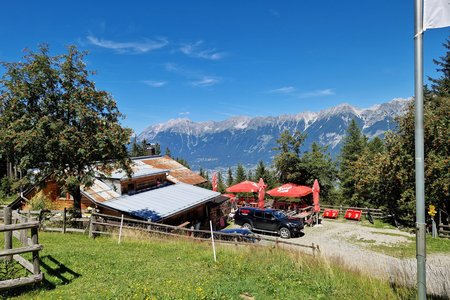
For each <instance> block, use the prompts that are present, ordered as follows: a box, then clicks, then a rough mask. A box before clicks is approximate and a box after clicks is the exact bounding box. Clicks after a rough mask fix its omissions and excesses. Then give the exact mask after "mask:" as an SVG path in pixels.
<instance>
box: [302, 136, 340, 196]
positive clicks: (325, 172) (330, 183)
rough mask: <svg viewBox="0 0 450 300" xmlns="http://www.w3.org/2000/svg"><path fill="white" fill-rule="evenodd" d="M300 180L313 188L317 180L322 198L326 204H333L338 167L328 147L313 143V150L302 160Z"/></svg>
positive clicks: (305, 154)
mask: <svg viewBox="0 0 450 300" xmlns="http://www.w3.org/2000/svg"><path fill="white" fill-rule="evenodd" d="M298 168H299V173H300V178H301V179H300V180H301V182H302V183H303V184H305V185H308V186H312V185H313V184H314V180H315V179H317V180H318V181H319V185H320V197H321V199H322V200H323V201H325V202H331V201H332V198H331V195H333V193H334V189H335V188H334V185H335V181H336V177H337V169H336V165H335V163H334V162H333V159H332V158H331V156H330V154H329V153H328V151H327V147H322V146H320V145H318V144H317V143H312V145H311V150H310V151H307V152H305V153H304V154H303V156H302V157H301V158H300V163H299V166H298Z"/></svg>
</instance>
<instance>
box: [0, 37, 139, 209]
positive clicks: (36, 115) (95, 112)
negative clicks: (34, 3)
mask: <svg viewBox="0 0 450 300" xmlns="http://www.w3.org/2000/svg"><path fill="white" fill-rule="evenodd" d="M85 55H86V54H85V53H83V52H80V51H78V50H77V48H76V47H75V46H69V47H68V49H67V53H65V54H62V55H58V56H50V55H49V49H48V47H47V46H45V45H43V46H41V47H40V48H39V51H38V52H32V51H27V54H26V55H25V57H24V58H23V59H22V60H21V61H20V62H16V63H7V62H2V63H1V65H2V66H3V67H4V68H5V69H6V70H5V72H4V73H3V76H2V78H1V80H0V111H1V112H2V113H1V115H0V152H1V154H2V156H3V157H7V158H8V160H9V161H13V162H16V164H17V165H18V167H19V168H20V169H22V170H29V169H33V168H37V169H39V170H40V172H39V173H38V174H28V176H32V175H33V176H36V177H38V178H36V179H38V181H39V179H42V177H43V176H46V175H48V174H53V175H54V178H55V179H56V180H57V181H58V182H59V183H60V184H61V185H62V186H64V188H65V189H67V190H69V191H70V192H71V194H72V195H73V197H74V206H75V207H76V208H77V209H79V208H80V201H81V193H80V185H81V184H88V185H89V184H90V183H91V182H92V179H93V177H94V175H95V173H96V170H97V168H98V167H101V168H102V170H103V171H105V172H108V171H109V170H111V168H113V167H120V168H123V169H125V170H126V171H127V172H131V169H130V168H129V159H128V154H127V149H126V144H127V143H128V141H129V140H130V134H131V130H130V129H127V128H122V126H121V125H120V120H121V119H122V118H123V116H122V114H121V113H120V112H119V110H118V108H117V106H116V102H115V101H114V99H113V98H112V97H111V95H110V94H108V93H107V92H105V91H100V90H97V89H96V87H95V84H94V82H93V81H91V80H89V76H90V75H92V74H93V72H90V71H88V70H86V64H85V63H84V61H83V59H84V57H85Z"/></svg>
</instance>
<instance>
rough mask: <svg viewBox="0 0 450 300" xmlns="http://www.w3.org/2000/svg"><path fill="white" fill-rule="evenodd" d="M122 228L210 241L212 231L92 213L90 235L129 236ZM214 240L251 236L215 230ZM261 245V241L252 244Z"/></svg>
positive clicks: (245, 239) (234, 240)
mask: <svg viewBox="0 0 450 300" xmlns="http://www.w3.org/2000/svg"><path fill="white" fill-rule="evenodd" d="M122 229H126V230H138V231H141V232H145V233H149V234H154V235H164V236H173V237H181V238H188V239H193V240H200V241H210V240H211V231H209V230H194V229H190V228H184V227H181V226H172V225H166V224H160V223H153V222H148V221H141V220H136V219H129V218H123V217H117V216H111V215H105V214H100V213H92V215H91V221H90V225H89V236H90V237H95V236H96V235H119V234H121V235H122V236H127V233H122V232H123V231H122ZM213 234H214V240H215V241H217V242H219V243H226V244H235V245H244V244H245V245H248V244H249V241H251V238H248V237H243V236H242V235H236V234H227V233H222V232H218V231H214V232H213ZM258 240H261V241H263V243H262V244H266V245H267V244H268V243H269V244H275V245H276V246H279V245H288V246H291V247H292V246H293V247H299V248H309V249H311V250H312V252H313V255H314V254H316V253H318V252H320V248H319V246H318V245H316V244H314V243H312V244H311V245H305V244H299V243H294V242H289V241H285V240H282V239H280V238H278V237H273V238H272V237H269V236H261V235H258ZM252 245H260V243H256V244H252Z"/></svg>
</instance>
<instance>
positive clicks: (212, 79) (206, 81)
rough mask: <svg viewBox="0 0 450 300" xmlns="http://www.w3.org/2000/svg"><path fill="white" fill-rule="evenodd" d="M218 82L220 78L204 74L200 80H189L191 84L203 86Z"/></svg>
mask: <svg viewBox="0 0 450 300" xmlns="http://www.w3.org/2000/svg"><path fill="white" fill-rule="evenodd" d="M219 82H220V80H219V79H218V78H216V77H209V76H205V77H203V78H202V79H200V80H197V81H191V84H192V85H193V86H200V87H205V86H212V85H215V84H218V83H219Z"/></svg>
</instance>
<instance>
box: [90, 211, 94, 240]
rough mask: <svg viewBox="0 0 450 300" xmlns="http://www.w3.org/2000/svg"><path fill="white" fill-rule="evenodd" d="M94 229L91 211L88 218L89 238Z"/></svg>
mask: <svg viewBox="0 0 450 300" xmlns="http://www.w3.org/2000/svg"><path fill="white" fill-rule="evenodd" d="M92 231H94V213H91V219H90V220H89V238H92V237H93V232H92Z"/></svg>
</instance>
